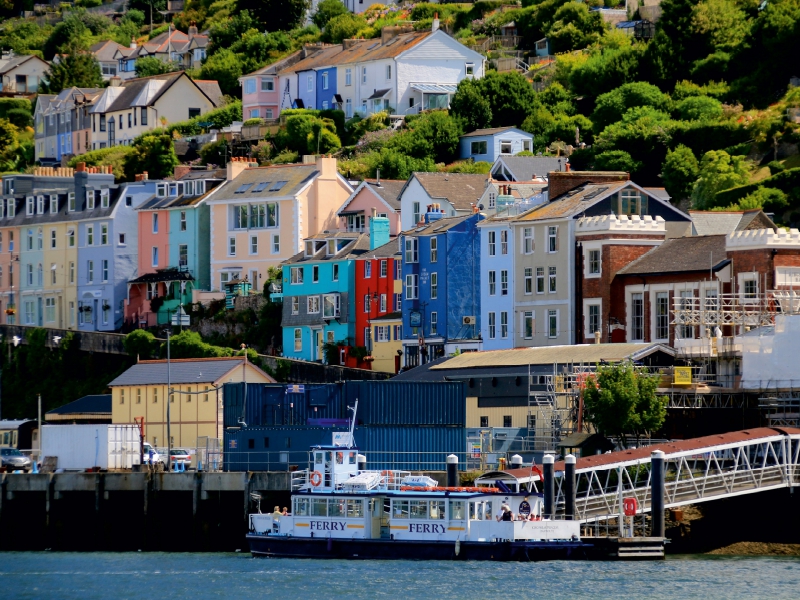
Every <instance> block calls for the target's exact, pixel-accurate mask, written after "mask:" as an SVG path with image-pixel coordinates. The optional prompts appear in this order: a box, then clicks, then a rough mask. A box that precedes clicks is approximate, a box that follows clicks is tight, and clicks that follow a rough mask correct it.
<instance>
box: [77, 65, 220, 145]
mask: <svg viewBox="0 0 800 600" xmlns="http://www.w3.org/2000/svg"><path fill="white" fill-rule="evenodd" d="M115 84H116V85H115ZM223 104H224V100H223V97H222V92H221V91H220V89H219V84H218V83H217V82H216V81H194V80H192V79H191V78H190V77H189V76H188V75H187V74H186V73H185V72H183V71H178V72H177V73H167V74H164V75H154V76H152V77H142V78H139V79H129V80H127V81H123V82H120V81H119V79H112V85H111V86H110V87H108V88H106V90H105V92H104V93H103V95H102V96H100V98H98V99H97V100H96V102H95V103H94V105H93V106H92V108H91V109H90V110H89V113H90V115H91V134H90V137H91V148H92V150H97V149H100V148H110V147H112V146H120V145H129V144H131V143H132V142H133V140H134V138H136V137H137V136H139V135H141V134H142V133H144V132H146V131H150V130H152V129H156V128H159V127H163V126H164V125H165V124H169V123H176V122H178V121H185V120H187V119H191V118H192V117H197V116H200V115H202V114H205V113H207V112H209V111H211V110H213V109H215V108H218V107H219V106H222V105H223Z"/></svg>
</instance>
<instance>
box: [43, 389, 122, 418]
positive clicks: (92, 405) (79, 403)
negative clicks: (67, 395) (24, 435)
mask: <svg viewBox="0 0 800 600" xmlns="http://www.w3.org/2000/svg"><path fill="white" fill-rule="evenodd" d="M86 413H93V414H97V413H108V416H109V417H110V416H111V394H95V395H92V396H84V397H83V398H78V399H77V400H74V401H72V402H68V403H67V404H65V405H63V406H59V407H58V408H54V409H53V410H48V411H47V414H48V415H73V414H86Z"/></svg>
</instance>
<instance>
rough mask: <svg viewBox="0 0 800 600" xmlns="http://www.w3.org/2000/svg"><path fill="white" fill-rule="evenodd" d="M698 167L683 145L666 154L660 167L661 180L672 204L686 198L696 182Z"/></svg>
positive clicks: (695, 159) (694, 158)
mask: <svg viewBox="0 0 800 600" xmlns="http://www.w3.org/2000/svg"><path fill="white" fill-rule="evenodd" d="M698 171H699V165H698V163H697V158H696V157H695V155H694V152H692V151H691V149H690V148H687V147H686V146H684V145H679V146H678V147H677V148H675V149H674V150H670V151H668V152H667V157H666V159H665V160H664V165H663V166H662V167H661V179H662V181H663V182H664V187H665V188H666V190H667V193H668V194H669V196H670V198H672V201H673V202H678V201H680V200H683V199H684V198H688V197H689V196H690V195H691V193H692V188H693V187H694V182H695V181H696V180H697V175H698Z"/></svg>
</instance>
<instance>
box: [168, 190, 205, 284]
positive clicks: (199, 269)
mask: <svg viewBox="0 0 800 600" xmlns="http://www.w3.org/2000/svg"><path fill="white" fill-rule="evenodd" d="M204 200H205V198H183V200H182V201H179V202H177V203H176V204H173V205H171V206H169V208H168V210H169V237H170V240H169V264H170V265H173V266H177V267H178V268H179V269H181V270H186V271H189V272H190V273H191V274H192V275H193V276H194V286H193V287H195V288H196V289H199V290H210V289H211V254H210V252H211V238H210V233H211V229H210V222H211V220H210V216H211V211H210V208H209V206H208V204H207V203H206V202H204Z"/></svg>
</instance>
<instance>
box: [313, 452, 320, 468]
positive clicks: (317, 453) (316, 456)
mask: <svg viewBox="0 0 800 600" xmlns="http://www.w3.org/2000/svg"><path fill="white" fill-rule="evenodd" d="M314 464H316V465H321V464H322V452H315V453H314Z"/></svg>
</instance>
